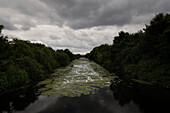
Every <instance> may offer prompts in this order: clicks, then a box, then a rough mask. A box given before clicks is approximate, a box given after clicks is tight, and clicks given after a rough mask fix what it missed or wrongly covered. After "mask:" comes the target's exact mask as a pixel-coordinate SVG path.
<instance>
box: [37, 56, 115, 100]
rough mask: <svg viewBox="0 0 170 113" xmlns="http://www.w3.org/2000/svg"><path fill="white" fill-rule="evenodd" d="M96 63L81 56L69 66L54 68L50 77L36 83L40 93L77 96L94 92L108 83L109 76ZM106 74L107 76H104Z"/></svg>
mask: <svg viewBox="0 0 170 113" xmlns="http://www.w3.org/2000/svg"><path fill="white" fill-rule="evenodd" d="M108 74H109V73H108V72H107V71H106V70H105V69H104V68H102V67H100V66H99V65H98V64H96V63H94V62H91V61H89V60H88V59H85V58H82V59H79V60H75V61H73V62H72V63H71V64H70V65H69V66H67V67H65V68H60V69H57V70H55V72H54V73H53V74H52V76H51V78H49V79H46V80H44V81H41V82H39V83H38V86H43V87H41V88H40V89H39V90H38V93H40V94H41V95H52V94H57V95H60V96H68V97H77V96H81V95H82V94H83V95H89V94H94V93H96V92H97V91H98V90H99V88H100V87H105V86H109V85H110V80H111V79H112V78H111V77H108ZM104 76H107V77H104Z"/></svg>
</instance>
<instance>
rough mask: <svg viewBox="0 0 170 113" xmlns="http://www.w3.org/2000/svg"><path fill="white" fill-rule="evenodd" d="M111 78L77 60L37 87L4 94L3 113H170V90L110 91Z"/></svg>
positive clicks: (134, 88)
mask: <svg viewBox="0 0 170 113" xmlns="http://www.w3.org/2000/svg"><path fill="white" fill-rule="evenodd" d="M108 75H109V73H108V72H107V71H106V70H105V69H103V68H102V67H101V66H99V65H98V64H96V63H94V62H92V61H89V60H88V59H85V58H81V59H79V60H75V61H73V62H72V63H71V64H70V65H69V66H67V67H65V68H60V69H57V70H55V73H53V74H52V75H51V77H50V78H48V79H46V80H44V81H41V82H39V83H38V84H37V85H36V86H35V85H30V86H27V87H24V88H20V89H18V90H16V91H13V92H8V93H4V94H1V95H0V102H1V103H0V112H2V113H7V112H9V113H170V110H169V105H170V91H169V90H167V89H163V88H158V87H155V86H151V85H142V84H135V85H133V84H131V85H123V86H122V85H121V86H116V87H111V88H110V84H111V80H113V79H114V78H115V77H116V76H113V77H110V76H108ZM112 82H113V81H112ZM111 89H112V90H111Z"/></svg>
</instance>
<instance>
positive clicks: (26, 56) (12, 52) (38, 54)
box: [0, 25, 79, 90]
mask: <svg viewBox="0 0 170 113" xmlns="http://www.w3.org/2000/svg"><path fill="white" fill-rule="evenodd" d="M2 29H3V26H2V25H1V26H0V33H1V30H2ZM78 57H79V55H77V56H76V55H74V54H72V53H71V52H70V51H69V50H68V49H66V50H57V51H55V50H53V49H52V48H50V47H46V46H45V45H43V44H38V43H36V44H34V43H30V42H29V41H23V40H19V39H13V40H12V41H9V40H8V37H6V36H3V35H2V34H0V90H6V89H9V88H14V87H18V86H21V85H23V84H25V83H29V82H31V81H34V82H35V81H39V80H42V79H44V78H46V77H48V75H49V73H51V72H53V70H54V69H56V68H59V67H63V66H66V65H68V63H69V62H70V61H72V60H74V59H75V58H78Z"/></svg>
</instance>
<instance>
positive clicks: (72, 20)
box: [0, 0, 170, 30]
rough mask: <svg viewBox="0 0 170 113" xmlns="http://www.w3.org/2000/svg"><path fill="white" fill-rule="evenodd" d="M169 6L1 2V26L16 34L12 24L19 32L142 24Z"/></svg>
mask: <svg viewBox="0 0 170 113" xmlns="http://www.w3.org/2000/svg"><path fill="white" fill-rule="evenodd" d="M169 4H170V1H169V0H15V1H14V0H12V1H11V0H1V1H0V13H1V19H0V24H5V25H6V26H7V27H6V28H7V29H9V30H15V29H16V30H17V29H18V28H17V27H16V26H15V24H18V25H21V27H20V29H22V30H29V28H30V27H35V26H36V25H37V24H38V25H39V24H42V25H43V24H47V25H58V26H62V25H66V26H70V27H71V28H73V29H81V28H90V27H94V26H108V25H116V26H123V25H125V24H141V23H146V22H148V21H149V20H148V19H150V18H152V17H148V16H151V15H152V16H153V15H154V14H156V13H160V12H163V13H166V12H170V5H169ZM18 14H19V15H18ZM20 16H21V17H20ZM141 16H142V17H143V18H142V19H140V21H139V20H138V21H136V20H135V19H136V18H140V17H141ZM14 17H15V19H13V18H14ZM134 21H135V22H134Z"/></svg>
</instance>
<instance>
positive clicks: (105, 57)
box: [86, 13, 170, 87]
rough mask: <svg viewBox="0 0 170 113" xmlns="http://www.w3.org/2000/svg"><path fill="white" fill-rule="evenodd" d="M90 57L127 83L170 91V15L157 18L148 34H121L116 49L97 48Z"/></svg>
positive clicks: (149, 27)
mask: <svg viewBox="0 0 170 113" xmlns="http://www.w3.org/2000/svg"><path fill="white" fill-rule="evenodd" d="M86 57H88V58H89V59H91V60H93V61H95V62H97V63H99V64H101V65H102V66H104V67H105V68H106V69H108V70H109V71H111V72H115V73H116V74H117V75H119V76H120V77H122V78H125V79H127V80H129V79H141V80H145V81H149V82H151V83H155V84H158V85H161V86H166V87H170V15H169V14H162V13H161V14H158V15H156V16H155V17H154V18H153V19H152V20H151V22H150V25H146V28H145V29H144V31H139V32H137V33H134V34H129V33H126V32H123V31H121V32H119V36H116V37H115V38H114V41H113V44H112V45H107V44H105V45H101V46H99V47H95V48H94V49H93V50H92V51H91V52H90V53H89V54H87V55H86Z"/></svg>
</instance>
